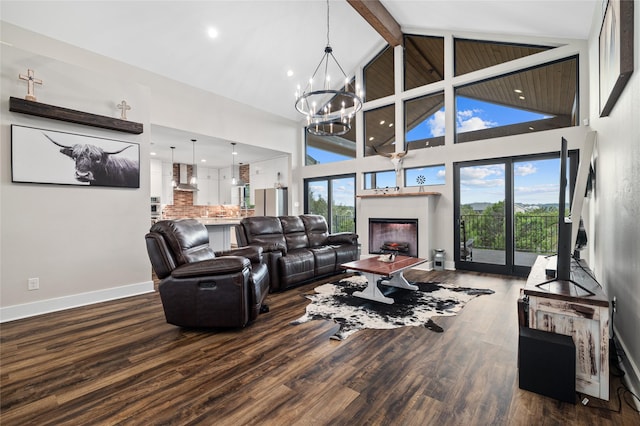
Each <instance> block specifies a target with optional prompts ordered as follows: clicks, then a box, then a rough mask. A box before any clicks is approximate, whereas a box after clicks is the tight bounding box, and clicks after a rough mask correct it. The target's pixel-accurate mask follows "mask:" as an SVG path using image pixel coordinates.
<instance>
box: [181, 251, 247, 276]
mask: <svg viewBox="0 0 640 426" xmlns="http://www.w3.org/2000/svg"><path fill="white" fill-rule="evenodd" d="M250 266H251V261H250V260H249V259H247V258H246V257H241V256H223V257H216V258H214V259H208V260H203V261H201V262H193V263H185V264H184V265H181V266H179V267H177V268H176V269H174V270H173V271H172V272H171V276H172V277H173V278H192V277H202V276H210V275H222V274H230V273H234V272H241V271H242V270H243V269H244V268H248V267H250Z"/></svg>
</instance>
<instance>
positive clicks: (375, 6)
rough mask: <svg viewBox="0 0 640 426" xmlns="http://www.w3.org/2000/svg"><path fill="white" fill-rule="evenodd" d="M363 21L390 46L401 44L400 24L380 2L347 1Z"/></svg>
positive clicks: (368, 0) (371, 0) (364, 0)
mask: <svg viewBox="0 0 640 426" xmlns="http://www.w3.org/2000/svg"><path fill="white" fill-rule="evenodd" d="M347 3H349V4H350V5H351V7H353V8H354V9H355V10H356V12H358V13H359V14H360V15H361V16H362V17H363V18H364V19H365V21H367V22H368V23H369V25H371V26H372V27H373V29H374V30H376V31H377V32H378V34H380V35H381V36H382V38H384V39H385V41H386V42H387V43H389V45H390V46H392V47H396V46H399V45H401V44H402V29H401V28H400V24H398V22H397V21H396V20H395V18H394V17H393V16H392V15H391V14H390V13H389V11H388V10H387V9H386V8H385V7H384V5H383V4H382V3H380V0H347Z"/></svg>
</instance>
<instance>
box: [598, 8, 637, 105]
mask: <svg viewBox="0 0 640 426" xmlns="http://www.w3.org/2000/svg"><path fill="white" fill-rule="evenodd" d="M633 3H634V2H633V0H609V1H608V2H606V8H605V11H604V19H603V20H602V27H601V28H600V39H599V41H600V48H599V62H600V72H599V82H600V117H607V116H608V115H609V114H610V113H611V110H612V109H613V106H614V105H615V104H616V102H617V101H618V98H619V97H620V94H621V93H622V90H623V89H624V86H626V84H627V81H629V77H631V74H633Z"/></svg>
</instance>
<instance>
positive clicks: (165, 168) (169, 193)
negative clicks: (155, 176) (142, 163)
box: [152, 163, 173, 204]
mask: <svg viewBox="0 0 640 426" xmlns="http://www.w3.org/2000/svg"><path fill="white" fill-rule="evenodd" d="M172 180H173V164H171V163H162V198H161V199H160V200H161V201H162V204H173V186H172V185H171V181H172ZM152 195H153V194H152Z"/></svg>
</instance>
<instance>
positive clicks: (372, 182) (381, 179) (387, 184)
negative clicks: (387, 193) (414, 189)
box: [364, 170, 396, 189]
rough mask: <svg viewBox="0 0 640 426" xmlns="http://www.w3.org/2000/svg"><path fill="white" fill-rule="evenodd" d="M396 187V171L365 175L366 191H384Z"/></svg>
mask: <svg viewBox="0 0 640 426" xmlns="http://www.w3.org/2000/svg"><path fill="white" fill-rule="evenodd" d="M395 187H396V172H395V170H383V171H380V172H367V173H365V174H364V189H384V188H395Z"/></svg>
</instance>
